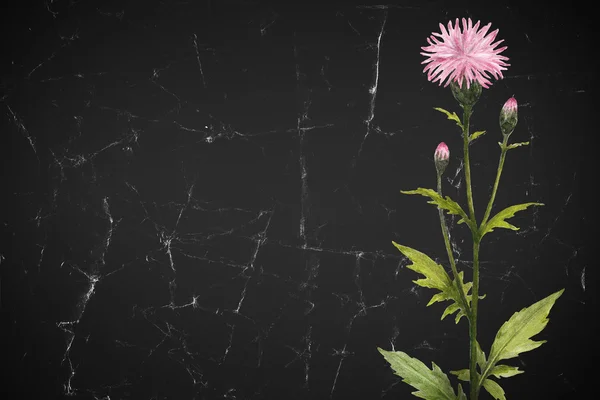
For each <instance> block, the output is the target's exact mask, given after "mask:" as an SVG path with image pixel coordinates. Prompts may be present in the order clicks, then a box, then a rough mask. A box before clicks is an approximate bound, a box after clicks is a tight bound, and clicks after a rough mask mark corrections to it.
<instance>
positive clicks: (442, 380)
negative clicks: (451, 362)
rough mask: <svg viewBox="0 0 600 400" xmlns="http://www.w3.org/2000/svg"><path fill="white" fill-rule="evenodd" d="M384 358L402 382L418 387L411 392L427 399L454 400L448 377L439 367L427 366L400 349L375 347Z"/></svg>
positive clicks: (454, 396)
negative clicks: (391, 349) (388, 349)
mask: <svg viewBox="0 0 600 400" xmlns="http://www.w3.org/2000/svg"><path fill="white" fill-rule="evenodd" d="M377 350H379V352H380V353H381V354H382V355H383V357H384V358H385V360H386V361H387V362H388V363H390V367H391V368H392V369H393V370H394V373H395V374H396V375H398V376H400V377H401V378H402V381H403V382H404V383H407V384H409V385H410V386H412V387H414V388H415V389H418V390H417V391H416V392H412V394H413V395H414V396H416V397H419V398H421V399H427V400H446V399H447V400H456V399H457V396H456V394H454V389H453V388H452V385H450V379H448V376H447V375H446V374H444V373H443V372H442V370H441V369H440V367H438V366H437V365H435V363H431V364H432V365H433V368H432V369H429V368H427V366H426V365H425V364H423V363H422V362H421V361H420V360H418V359H416V358H413V357H410V356H409V355H408V354H406V353H404V352H402V351H386V350H383V349H381V348H379V347H378V348H377Z"/></svg>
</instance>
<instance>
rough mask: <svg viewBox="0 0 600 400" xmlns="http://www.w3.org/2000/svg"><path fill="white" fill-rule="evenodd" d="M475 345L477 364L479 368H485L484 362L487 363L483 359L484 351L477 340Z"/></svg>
mask: <svg viewBox="0 0 600 400" xmlns="http://www.w3.org/2000/svg"><path fill="white" fill-rule="evenodd" d="M475 346H476V351H477V365H479V368H480V369H481V370H482V371H483V369H484V368H485V364H487V361H486V359H485V353H484V352H483V350H481V346H480V345H479V342H478V341H475Z"/></svg>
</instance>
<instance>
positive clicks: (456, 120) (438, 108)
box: [433, 107, 463, 129]
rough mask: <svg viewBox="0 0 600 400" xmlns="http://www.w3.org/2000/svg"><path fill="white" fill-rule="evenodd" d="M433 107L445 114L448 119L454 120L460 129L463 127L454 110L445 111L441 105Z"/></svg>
mask: <svg viewBox="0 0 600 400" xmlns="http://www.w3.org/2000/svg"><path fill="white" fill-rule="evenodd" d="M433 109H434V110H437V111H439V112H441V113H444V114H446V116H447V117H448V119H449V120H452V121H454V122H456V125H458V126H459V127H460V129H462V128H463V125H462V122H461V121H460V118H459V117H458V115H456V113H455V112H450V111H446V110H444V109H443V108H441V107H433Z"/></svg>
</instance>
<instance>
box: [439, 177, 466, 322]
mask: <svg viewBox="0 0 600 400" xmlns="http://www.w3.org/2000/svg"><path fill="white" fill-rule="evenodd" d="M437 192H438V194H439V195H440V197H442V176H441V174H439V173H438V174H437ZM438 214H439V216H440V225H441V227H442V234H443V236H444V244H445V245H446V253H448V260H450V266H451V267H452V274H453V275H454V279H455V280H456V284H457V286H458V292H459V293H460V299H461V302H462V304H461V305H460V306H461V308H462V309H463V310H464V312H465V314H466V316H467V319H469V320H470V319H471V311H470V309H469V303H468V302H467V298H466V296H465V291H464V289H463V285H462V280H461V279H460V278H459V276H458V270H457V269H456V263H455V261H454V254H453V253H452V247H451V246H450V235H449V234H448V226H447V225H446V219H445V218H444V212H443V211H442V209H441V208H439V207H438Z"/></svg>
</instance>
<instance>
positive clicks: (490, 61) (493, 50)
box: [377, 18, 564, 400]
mask: <svg viewBox="0 0 600 400" xmlns="http://www.w3.org/2000/svg"><path fill="white" fill-rule="evenodd" d="M490 26H491V24H488V25H486V26H484V27H482V28H480V23H479V21H478V22H477V23H476V24H475V25H473V23H472V21H471V20H470V19H469V20H467V19H465V18H463V19H462V29H461V28H460V26H459V21H458V19H457V20H456V22H455V24H454V25H452V22H449V23H448V25H447V27H448V29H446V27H445V26H444V25H442V24H440V29H441V33H433V34H432V36H431V37H430V38H429V39H428V42H429V46H427V47H422V49H423V50H424V52H423V53H421V54H422V55H424V56H426V57H428V58H427V59H426V60H425V61H424V62H423V63H422V64H427V65H426V67H425V69H424V71H423V72H427V79H428V80H429V81H430V82H439V85H440V86H441V85H442V83H444V82H445V85H444V87H446V86H448V85H450V90H451V92H452V95H453V96H454V98H455V99H456V101H457V102H458V104H459V105H460V108H461V109H462V111H463V115H462V118H461V117H460V116H459V115H458V114H456V112H453V111H452V112H451V111H448V110H445V109H443V108H441V107H434V110H436V111H439V112H441V113H442V114H445V115H446V117H447V118H448V120H450V121H453V122H454V124H456V125H457V126H458V128H459V130H460V132H462V142H463V143H462V144H463V146H462V147H463V149H462V150H463V151H462V155H463V157H462V165H461V167H460V169H459V170H462V171H463V172H464V176H465V183H466V185H465V191H466V198H467V208H466V209H464V208H463V206H461V205H460V204H459V203H457V202H456V201H454V200H452V198H450V196H447V195H446V196H444V194H443V191H442V189H443V181H442V175H443V173H444V170H445V169H446V167H447V166H448V164H449V162H450V150H449V148H448V146H447V145H446V143H445V142H440V143H439V144H438V146H437V148H436V150H435V152H434V155H433V161H434V163H435V168H436V173H437V174H436V175H437V190H434V189H428V188H422V187H419V188H417V189H416V190H401V191H400V192H401V193H403V194H408V195H420V196H424V197H427V198H428V199H429V201H428V203H429V204H432V205H434V206H436V208H437V212H438V216H439V219H440V228H441V230H442V237H443V239H444V245H445V247H446V254H447V256H448V262H449V265H450V270H451V271H450V272H449V271H447V268H446V267H445V266H443V265H442V264H440V263H438V261H437V259H436V260H434V259H432V258H431V257H429V256H428V255H427V254H425V253H422V252H420V251H419V250H417V249H414V248H412V247H408V246H405V245H403V244H400V243H396V242H395V241H392V245H394V246H395V247H396V248H397V249H398V250H399V251H400V253H402V254H403V255H404V256H405V257H406V258H407V259H409V260H410V261H411V264H409V265H407V266H406V267H407V268H408V269H410V270H412V271H414V272H416V273H418V274H419V275H420V279H417V280H414V281H413V282H414V283H416V284H417V285H419V286H421V287H425V288H428V289H433V290H437V291H439V292H438V293H435V294H434V295H433V297H432V298H431V300H430V301H429V303H427V306H430V305H432V304H434V303H437V302H446V301H450V305H448V306H447V307H446V309H445V310H444V312H443V313H442V318H441V319H442V320H443V319H444V318H445V317H446V316H448V315H452V314H456V315H455V318H454V321H455V323H456V324H458V323H459V322H460V320H461V319H462V318H463V317H466V320H467V322H468V333H469V365H468V368H463V369H460V370H451V371H450V374H452V375H455V376H456V377H457V378H458V380H459V381H462V383H460V382H459V383H458V386H457V390H455V389H454V387H453V386H452V383H451V382H450V379H449V376H448V375H447V374H446V373H444V371H443V370H442V369H441V368H440V367H438V366H437V365H436V364H435V363H432V368H429V367H428V366H427V365H426V364H425V363H423V362H422V361H421V360H419V359H417V358H414V357H411V356H410V355H408V354H407V353H405V352H403V351H400V350H395V349H393V346H392V350H391V351H389V350H384V349H382V348H380V347H378V348H377V350H378V351H379V353H381V355H382V356H383V357H384V358H385V360H386V361H387V362H388V363H389V365H390V367H391V368H392V370H393V371H394V373H395V374H396V375H397V376H399V377H401V378H402V382H404V383H407V384H408V385H410V386H412V387H413V388H415V389H417V391H414V392H412V394H413V395H414V396H416V397H419V398H422V399H427V400H468V399H469V400H478V398H479V393H480V391H481V389H484V390H486V391H487V392H488V393H489V394H490V395H491V396H492V397H493V398H494V399H495V400H506V396H505V392H504V389H503V388H502V387H501V386H500V384H499V383H498V379H505V378H509V377H513V376H518V375H520V374H522V373H523V371H522V370H520V369H519V367H517V366H514V365H510V364H513V362H511V361H509V362H508V364H507V363H505V361H504V360H509V359H513V358H516V357H517V356H519V354H520V353H524V352H528V351H531V350H534V349H536V348H538V347H539V346H541V345H542V344H543V343H545V342H546V341H545V340H541V341H534V340H532V339H531V338H532V337H534V336H536V335H537V334H539V333H540V332H541V331H542V330H543V329H544V328H545V327H546V325H547V324H548V314H549V313H550V310H551V308H552V307H553V306H554V304H555V302H556V300H557V299H558V298H559V297H560V296H561V295H562V293H563V292H564V289H560V290H558V291H555V292H554V293H552V294H550V295H549V296H546V297H545V298H543V299H541V300H539V301H537V302H536V303H534V304H533V305H531V306H529V307H525V308H523V309H521V310H520V311H518V312H515V313H514V314H513V315H512V316H511V317H510V318H509V319H508V320H507V321H506V322H504V323H503V324H502V325H501V326H500V329H498V332H497V333H496V337H495V338H494V340H493V342H492V345H491V347H490V348H488V349H485V348H482V347H481V345H480V342H479V340H478V336H477V335H478V334H477V326H478V318H479V317H478V316H479V313H480V308H479V300H483V299H484V298H485V297H486V295H485V294H484V295H480V287H479V284H480V278H479V269H480V261H479V252H480V247H481V244H482V240H483V238H484V236H486V235H488V234H490V233H492V232H495V230H499V229H509V230H513V231H516V230H519V228H517V227H516V226H514V225H512V224H511V223H509V222H508V221H507V220H509V219H510V218H512V217H514V215H515V214H516V213H517V212H521V211H524V210H526V209H528V208H529V207H532V206H536V207H537V206H543V205H544V204H543V203H538V202H529V203H522V204H516V205H512V206H509V207H506V208H504V209H503V210H500V211H497V212H496V213H495V215H492V210H493V209H494V201H495V200H496V194H497V192H498V187H499V183H500V178H501V176H502V169H503V167H504V162H505V160H506V155H507V153H508V151H510V150H513V149H517V148H521V147H523V146H527V145H529V142H520V143H509V138H510V136H511V135H512V133H513V131H514V130H515V127H516V126H517V123H518V120H519V118H518V107H519V106H518V103H517V100H516V99H515V98H514V96H513V97H511V98H509V99H508V100H507V101H506V102H505V103H504V106H503V107H502V109H501V110H500V113H499V114H500V115H499V118H498V123H499V128H500V133H502V136H503V140H502V142H498V144H499V145H500V160H499V162H498V169H497V172H496V179H495V181H494V184H493V187H492V192H491V194H490V197H489V200H488V202H487V207H486V208H485V214H484V215H483V218H482V219H481V220H479V219H478V218H477V215H476V213H475V201H474V199H473V189H472V188H473V184H472V180H471V178H472V177H471V162H470V155H469V154H470V150H469V149H470V146H471V145H472V144H473V142H474V141H475V140H476V139H478V138H480V137H482V136H483V135H484V134H485V133H486V131H485V130H479V131H476V132H473V133H471V132H470V128H471V115H472V114H473V111H474V106H475V104H476V103H477V102H478V100H479V97H480V95H481V92H482V88H486V89H487V88H489V86H490V85H491V81H490V78H492V77H494V78H496V79H501V78H503V76H502V71H503V70H506V67H508V66H509V64H507V63H506V62H505V61H507V60H508V58H507V57H505V56H502V55H500V53H501V52H503V51H504V50H505V49H506V46H504V47H500V48H498V46H499V45H500V43H502V40H499V41H496V42H494V40H495V39H496V35H497V34H498V30H495V31H493V32H491V33H489V34H488V31H489V29H490ZM450 215H452V216H457V217H458V218H459V220H458V222H457V225H460V224H463V226H466V227H467V228H468V229H469V230H470V231H471V239H472V241H473V262H472V264H471V265H472V268H471V269H472V274H471V277H472V282H469V281H465V278H466V279H468V278H469V277H465V270H459V268H458V267H459V266H460V264H459V260H458V259H457V258H456V256H455V254H454V253H455V249H454V248H453V246H452V244H451V242H450V234H449V228H448V221H447V217H448V216H450ZM407 240H410V239H409V238H407ZM459 255H460V254H459ZM486 350H487V351H486ZM465 382H468V385H469V389H468V392H465V391H464V390H463V386H462V385H463V384H464V383H465ZM467 393H469V394H468V396H467Z"/></svg>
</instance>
